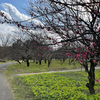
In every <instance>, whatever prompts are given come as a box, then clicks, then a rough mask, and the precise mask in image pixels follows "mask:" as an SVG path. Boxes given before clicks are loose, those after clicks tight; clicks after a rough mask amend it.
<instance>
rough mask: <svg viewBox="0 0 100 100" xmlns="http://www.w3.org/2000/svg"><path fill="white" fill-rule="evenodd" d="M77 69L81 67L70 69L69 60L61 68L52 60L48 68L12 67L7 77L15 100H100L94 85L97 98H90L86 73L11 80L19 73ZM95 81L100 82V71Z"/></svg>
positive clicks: (64, 73)
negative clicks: (99, 80)
mask: <svg viewBox="0 0 100 100" xmlns="http://www.w3.org/2000/svg"><path fill="white" fill-rule="evenodd" d="M76 68H80V65H79V64H78V63H76V65H75V66H74V65H73V64H72V65H69V62H68V60H66V62H65V63H63V64H62V65H61V62H60V61H56V60H53V61H52V63H51V66H50V67H49V68H48V67H47V64H45V63H44V62H42V65H38V64H35V63H33V62H30V67H27V66H26V63H25V62H24V63H22V64H21V65H20V64H14V65H10V66H9V67H8V70H6V71H5V75H6V76H7V78H8V80H9V82H10V86H11V89H12V92H13V93H14V97H15V98H14V100H100V83H97V82H96V84H95V90H96V94H95V95H90V93H89V90H88V88H87V87H86V83H87V82H88V78H87V77H88V76H87V73H86V72H85V71H82V72H81V71H79V72H56V73H43V74H35V75H26V76H20V77H19V76H16V77H14V76H12V74H18V73H20V74H21V73H32V72H45V71H51V70H55V71H57V70H64V69H65V70H67V69H76ZM96 79H100V69H97V70H96Z"/></svg>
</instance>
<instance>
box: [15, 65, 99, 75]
mask: <svg viewBox="0 0 100 100" xmlns="http://www.w3.org/2000/svg"><path fill="white" fill-rule="evenodd" d="M95 69H100V67H95ZM82 70H85V69H71V70H62V71H48V72H38V73H24V74H13V76H24V75H34V74H42V73H56V72H72V71H82Z"/></svg>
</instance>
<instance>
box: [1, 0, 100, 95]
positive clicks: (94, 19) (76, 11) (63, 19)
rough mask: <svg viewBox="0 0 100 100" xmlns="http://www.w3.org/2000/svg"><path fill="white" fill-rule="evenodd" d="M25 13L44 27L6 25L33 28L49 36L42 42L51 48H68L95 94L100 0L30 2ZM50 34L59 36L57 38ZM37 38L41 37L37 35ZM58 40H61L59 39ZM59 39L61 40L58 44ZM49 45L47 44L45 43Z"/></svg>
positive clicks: (5, 18) (16, 23)
mask: <svg viewBox="0 0 100 100" xmlns="http://www.w3.org/2000/svg"><path fill="white" fill-rule="evenodd" d="M26 12H27V13H28V14H29V15H30V16H31V20H32V19H34V18H37V19H38V20H39V21H41V22H42V24H43V25H41V24H40V25H37V26H34V25H33V24H32V23H30V26H29V27H26V26H23V25H22V22H15V21H14V20H12V21H11V20H9V19H7V17H6V16H4V14H3V13H2V12H1V13H0V15H1V17H3V18H4V21H1V24H3V23H13V24H15V25H17V26H18V27H21V28H22V29H23V30H24V31H27V32H28V33H30V34H31V33H32V31H31V30H32V29H34V30H35V29H36V30H38V29H39V30H45V32H47V33H48V34H47V35H46V36H44V37H43V36H41V38H39V39H43V40H44V41H46V40H50V41H49V43H48V45H55V44H56V45H58V46H59V45H61V46H63V47H64V46H65V47H66V55H67V56H68V57H71V56H73V57H74V58H75V60H77V61H78V62H79V63H80V64H81V65H83V66H84V68H85V70H86V72H87V73H88V79H89V83H87V84H86V86H87V87H88V88H89V91H90V93H91V94H94V93H95V90H94V85H95V67H96V65H97V64H98V61H99V60H100V40H99V39H100V1H99V0H36V1H34V2H31V1H29V8H28V9H26ZM50 34H55V35H58V36H57V37H56V38H54V37H50ZM34 37H35V38H38V36H37V35H36V34H35V35H34ZM58 37H60V38H59V39H58ZM58 40H59V41H58ZM44 43H46V42H44Z"/></svg>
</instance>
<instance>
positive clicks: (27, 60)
mask: <svg viewBox="0 0 100 100" xmlns="http://www.w3.org/2000/svg"><path fill="white" fill-rule="evenodd" d="M26 63H27V67H29V59H26Z"/></svg>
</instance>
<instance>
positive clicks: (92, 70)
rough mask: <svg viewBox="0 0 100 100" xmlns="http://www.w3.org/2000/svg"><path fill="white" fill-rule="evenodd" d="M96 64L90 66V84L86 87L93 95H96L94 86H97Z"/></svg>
mask: <svg viewBox="0 0 100 100" xmlns="http://www.w3.org/2000/svg"><path fill="white" fill-rule="evenodd" d="M95 66H96V65H95V64H94V63H93V62H92V63H91V65H90V71H89V72H88V79H89V83H87V84H86V86H87V87H88V88H89V92H90V93H91V94H95V90H94V85H95Z"/></svg>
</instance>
